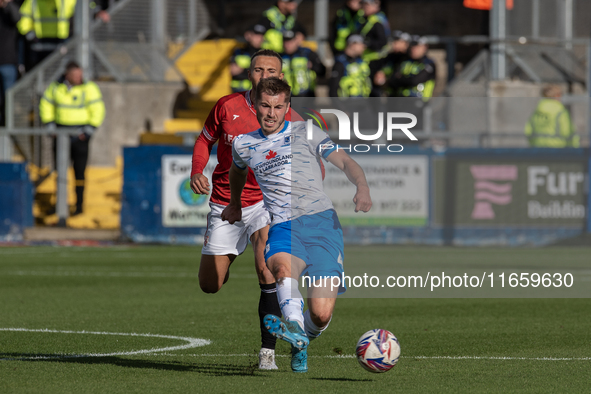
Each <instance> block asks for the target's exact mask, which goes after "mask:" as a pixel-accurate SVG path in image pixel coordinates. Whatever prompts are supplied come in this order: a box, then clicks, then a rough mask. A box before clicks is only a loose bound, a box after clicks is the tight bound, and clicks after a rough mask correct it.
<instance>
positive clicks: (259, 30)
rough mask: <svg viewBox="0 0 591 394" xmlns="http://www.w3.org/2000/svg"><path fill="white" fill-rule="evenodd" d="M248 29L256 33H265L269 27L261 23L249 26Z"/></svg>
mask: <svg viewBox="0 0 591 394" xmlns="http://www.w3.org/2000/svg"><path fill="white" fill-rule="evenodd" d="M246 31H251V32H253V33H256V34H265V33H266V32H267V28H266V27H265V26H263V25H261V24H259V23H257V24H256V25H252V26H249V27H248V29H246Z"/></svg>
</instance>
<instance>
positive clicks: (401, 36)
mask: <svg viewBox="0 0 591 394" xmlns="http://www.w3.org/2000/svg"><path fill="white" fill-rule="evenodd" d="M392 39H393V40H394V41H399V40H401V41H406V42H410V40H411V36H410V34H408V33H407V32H404V31H402V30H394V31H393V32H392Z"/></svg>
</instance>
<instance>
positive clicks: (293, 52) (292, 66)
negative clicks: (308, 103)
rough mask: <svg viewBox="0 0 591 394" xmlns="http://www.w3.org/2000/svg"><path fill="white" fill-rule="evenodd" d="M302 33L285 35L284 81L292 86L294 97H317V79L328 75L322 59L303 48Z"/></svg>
mask: <svg viewBox="0 0 591 394" xmlns="http://www.w3.org/2000/svg"><path fill="white" fill-rule="evenodd" d="M302 41H304V34H303V33H302V32H294V31H291V30H288V31H286V32H285V33H283V54H282V56H281V57H282V59H283V68H282V70H281V71H283V79H284V80H285V81H286V82H287V83H289V85H290V86H291V93H292V94H291V95H292V97H315V96H316V94H315V92H314V89H315V88H316V77H317V76H318V75H320V76H323V75H324V74H325V73H326V67H324V64H322V62H321V61H320V57H319V56H318V54H317V53H316V52H314V51H313V50H311V49H310V48H305V47H301V46H300V45H301V43H302Z"/></svg>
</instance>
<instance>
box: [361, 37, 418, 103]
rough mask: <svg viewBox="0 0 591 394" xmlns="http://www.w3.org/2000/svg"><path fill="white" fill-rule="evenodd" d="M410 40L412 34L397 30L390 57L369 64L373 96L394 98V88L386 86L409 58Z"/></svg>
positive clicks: (393, 38) (391, 45)
mask: <svg viewBox="0 0 591 394" xmlns="http://www.w3.org/2000/svg"><path fill="white" fill-rule="evenodd" d="M410 39H411V37H410V34H408V33H405V32H402V31H400V30H395V31H394V32H393V33H392V42H391V44H390V52H389V53H388V55H387V56H386V57H385V58H382V59H378V60H374V61H372V62H371V63H369V68H370V70H371V75H372V81H373V86H374V88H373V89H372V96H374V97H382V96H386V97H392V96H394V92H393V90H392V88H390V87H389V86H388V85H386V82H387V81H388V80H389V79H390V78H392V75H394V72H395V71H396V70H398V67H399V66H400V64H401V63H402V62H403V61H404V60H406V58H407V57H408V48H409V46H410Z"/></svg>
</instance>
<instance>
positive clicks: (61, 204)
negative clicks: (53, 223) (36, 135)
mask: <svg viewBox="0 0 591 394" xmlns="http://www.w3.org/2000/svg"><path fill="white" fill-rule="evenodd" d="M56 150H57V152H56V154H57V160H56V161H57V196H56V197H57V202H56V213H57V218H58V226H60V227H65V226H66V220H67V219H68V216H69V210H68V158H69V156H70V155H69V154H68V153H69V152H70V135H69V134H66V133H64V132H61V133H58V134H57V149H56Z"/></svg>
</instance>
